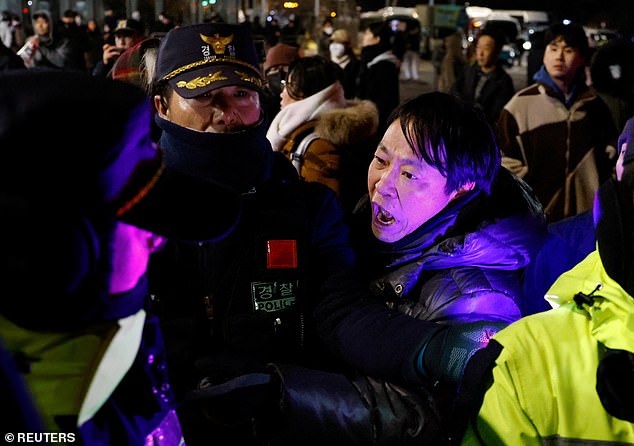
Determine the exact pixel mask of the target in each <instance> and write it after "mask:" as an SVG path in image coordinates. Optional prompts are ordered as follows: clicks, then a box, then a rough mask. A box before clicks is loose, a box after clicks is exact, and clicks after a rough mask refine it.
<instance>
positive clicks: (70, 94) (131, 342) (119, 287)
mask: <svg viewBox="0 0 634 446" xmlns="http://www.w3.org/2000/svg"><path fill="white" fill-rule="evenodd" d="M51 110H55V113H51ZM150 120H151V110H150V108H149V106H148V101H147V99H146V96H145V94H144V93H143V91H142V90H141V89H138V88H137V87H134V86H132V85H129V84H125V83H121V82H114V81H111V80H106V79H101V78H95V77H92V76H90V75H89V74H87V73H81V72H64V73H62V72H60V71H54V72H53V71H48V70H34V71H28V72H19V71H15V72H11V73H6V74H2V75H1V77H0V148H1V150H2V156H3V159H4V162H3V163H2V167H1V168H0V169H1V172H0V205H1V207H2V215H3V217H4V219H5V220H4V231H3V233H2V236H0V237H1V243H2V256H1V257H0V258H1V259H2V263H1V266H2V268H0V271H1V273H0V280H1V282H2V284H3V286H5V287H6V290H11V291H10V292H11V293H12V297H9V295H8V294H7V293H5V294H6V298H4V299H2V300H1V301H0V339H1V341H2V342H1V343H2V344H3V346H4V348H5V349H6V350H7V351H8V352H9V353H10V358H11V360H12V361H14V363H15V367H16V368H17V369H18V370H19V371H20V372H21V375H22V379H23V381H24V382H25V383H26V386H27V389H28V391H29V392H30V396H32V398H33V401H34V404H35V407H36V408H37V411H38V416H39V417H41V422H42V424H43V427H42V430H43V432H45V433H47V434H48V435H49V436H48V437H46V439H45V440H44V442H46V443H49V442H50V443H56V444H57V443H63V444H66V443H74V442H78V443H81V444H85V445H104V444H113V445H115V444H116V445H130V446H132V445H141V444H161V445H174V446H176V445H179V444H182V433H181V431H180V427H179V423H178V420H177V418H176V415H175V412H174V399H173V397H172V393H171V389H170V384H169V381H168V379H167V371H166V369H165V355H164V352H163V345H162V337H161V333H160V330H159V329H158V323H157V320H156V318H155V317H153V316H148V315H147V314H146V311H145V308H147V306H148V304H149V301H147V298H148V294H147V280H146V278H145V271H146V266H147V263H148V259H149V256H150V254H151V253H152V252H153V250H155V249H156V248H157V247H159V246H160V245H161V244H162V243H163V240H164V237H179V238H182V239H186V240H215V239H218V238H220V237H222V236H224V235H225V234H226V233H228V232H230V231H231V229H232V228H233V226H234V225H235V223H236V221H237V219H238V216H239V211H240V201H239V197H238V195H237V194H236V193H235V192H233V191H231V190H229V189H226V188H222V187H220V186H218V185H214V184H212V183H210V182H208V181H204V180H201V179H198V178H194V177H190V176H186V175H184V174H182V173H180V172H178V171H174V170H172V169H171V168H169V167H168V166H165V164H164V163H163V157H162V155H161V152H160V151H158V150H157V149H156V146H155V145H154V144H153V143H152V141H151V139H150V136H149V133H150V122H151V121H150ZM69 121H71V122H72V123H73V125H74V137H73V138H70V139H69V138H68V137H67V132H66V126H67V123H68V122H69ZM33 122H38V123H39V124H38V131H37V132H34V131H33ZM104 128H107V129H108V131H106V132H104V131H103V129H104ZM95 135H97V137H95ZM51 147H62V148H63V149H62V150H51ZM210 200H214V202H215V203H216V206H217V207H214V208H212V207H208V206H205V205H201V204H202V203H206V202H209V201H210ZM9 379H11V378H9ZM3 395H4V394H3ZM20 404H22V405H25V404H26V401H21V402H20ZM9 407H11V406H9ZM14 415H15V414H12V416H14ZM14 428H15V426H14ZM5 432H7V431H6V430H5Z"/></svg>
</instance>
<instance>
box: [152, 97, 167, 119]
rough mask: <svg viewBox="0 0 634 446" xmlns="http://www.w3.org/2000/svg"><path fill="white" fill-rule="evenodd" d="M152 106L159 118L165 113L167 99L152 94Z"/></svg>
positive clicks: (163, 116)
mask: <svg viewBox="0 0 634 446" xmlns="http://www.w3.org/2000/svg"><path fill="white" fill-rule="evenodd" d="M154 108H155V109H156V112H157V113H158V114H159V116H160V117H161V118H165V117H166V116H165V115H166V114H167V100H166V99H165V98H164V97H163V96H161V95H158V94H156V95H154Z"/></svg>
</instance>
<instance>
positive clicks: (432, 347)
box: [417, 321, 508, 384]
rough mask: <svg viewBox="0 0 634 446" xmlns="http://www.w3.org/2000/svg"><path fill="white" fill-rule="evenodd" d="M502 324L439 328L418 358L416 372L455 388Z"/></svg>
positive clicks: (474, 324) (465, 324)
mask: <svg viewBox="0 0 634 446" xmlns="http://www.w3.org/2000/svg"><path fill="white" fill-rule="evenodd" d="M507 325H508V323H506V322H491V321H478V322H468V323H463V324H455V325H443V326H440V328H439V329H438V330H437V331H435V332H434V333H432V335H431V336H430V338H429V340H428V341H427V342H426V343H425V344H424V346H423V348H422V349H421V352H420V354H419V355H418V361H417V368H418V371H419V372H420V373H421V374H422V375H423V376H424V377H425V378H427V379H429V380H431V381H433V382H435V381H440V382H444V383H449V384H458V382H459V381H460V379H462V374H463V372H464V368H465V366H466V365H467V361H469V358H471V356H473V354H474V353H475V352H476V351H477V350H479V349H481V348H484V347H486V346H487V344H488V343H489V339H491V337H492V336H493V335H494V334H495V333H497V332H498V331H500V330H501V329H502V328H504V327H506V326H507Z"/></svg>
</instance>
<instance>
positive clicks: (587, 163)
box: [498, 67, 617, 221]
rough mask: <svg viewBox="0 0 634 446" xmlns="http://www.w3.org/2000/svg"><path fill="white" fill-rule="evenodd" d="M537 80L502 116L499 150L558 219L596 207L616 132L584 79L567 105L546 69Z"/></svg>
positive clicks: (552, 218) (551, 217)
mask: <svg viewBox="0 0 634 446" xmlns="http://www.w3.org/2000/svg"><path fill="white" fill-rule="evenodd" d="M535 79H536V80H537V81H538V82H537V83H535V84H533V85H531V86H529V87H526V88H524V89H522V90H520V91H518V92H517V93H516V94H515V96H513V98H512V99H511V100H510V101H509V102H508V103H507V104H506V106H505V107H504V109H503V110H502V113H501V114H500V119H499V121H498V131H499V142H500V150H502V152H503V154H504V158H503V161H502V163H503V165H504V166H506V167H507V168H509V169H510V170H511V171H512V172H514V173H516V174H517V175H519V176H520V177H522V178H523V179H524V180H525V181H526V182H527V183H528V184H529V185H530V186H531V187H532V188H533V189H534V190H535V193H536V194H537V197H538V198H539V200H540V201H541V202H542V204H543V205H544V208H545V210H546V213H547V215H548V218H549V220H550V221H556V220H561V219H562V218H565V217H569V216H572V215H576V214H578V213H580V212H583V211H585V210H588V209H592V203H593V200H594V193H595V192H596V190H597V188H598V186H599V184H601V183H602V182H604V181H605V180H607V179H608V178H609V176H610V175H611V174H612V170H613V166H614V162H615V160H616V157H614V155H615V153H616V151H615V149H614V147H615V146H616V138H617V131H616V128H615V126H614V123H613V121H612V118H611V115H610V111H609V109H608V108H607V106H606V105H605V103H604V102H603V101H602V100H601V99H600V98H599V97H598V96H597V95H596V94H594V93H593V92H592V91H591V90H589V89H588V88H587V87H586V86H585V83H583V82H582V81H581V80H579V81H578V82H577V84H576V92H575V93H574V96H573V97H572V99H571V100H569V101H568V103H566V102H565V101H564V99H563V97H562V94H561V92H558V91H557V90H556V87H555V86H554V84H553V83H552V80H550V78H549V77H548V74H547V72H546V71H545V69H544V68H543V67H542V71H540V72H538V73H537V74H536V77H535ZM611 157H612V158H611Z"/></svg>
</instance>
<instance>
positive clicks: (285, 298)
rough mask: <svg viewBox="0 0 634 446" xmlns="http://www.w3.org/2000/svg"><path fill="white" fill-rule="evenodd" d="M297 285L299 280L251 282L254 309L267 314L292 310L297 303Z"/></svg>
mask: <svg viewBox="0 0 634 446" xmlns="http://www.w3.org/2000/svg"><path fill="white" fill-rule="evenodd" d="M297 285H298V281H297V280H276V281H274V282H251V299H252V300H253V309H254V310H255V311H266V312H267V313H274V312H278V311H284V310H289V309H291V308H292V307H294V306H295V304H296V302H297Z"/></svg>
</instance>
